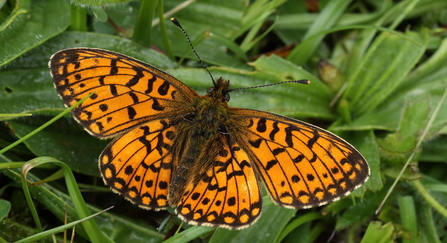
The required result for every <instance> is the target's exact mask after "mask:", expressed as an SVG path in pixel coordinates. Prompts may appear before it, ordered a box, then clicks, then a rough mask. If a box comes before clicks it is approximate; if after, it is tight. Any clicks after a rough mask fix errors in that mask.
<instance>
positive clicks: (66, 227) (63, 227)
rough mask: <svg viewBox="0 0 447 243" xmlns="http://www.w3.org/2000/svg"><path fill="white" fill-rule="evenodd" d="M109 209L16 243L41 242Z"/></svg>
mask: <svg viewBox="0 0 447 243" xmlns="http://www.w3.org/2000/svg"><path fill="white" fill-rule="evenodd" d="M111 208H112V207H110V208H107V209H104V210H103V211H101V212H98V213H95V214H92V215H90V216H88V217H86V218H83V219H79V220H76V221H73V222H71V223H67V224H64V225H61V226H59V227H56V228H52V229H49V230H46V231H44V232H40V233H38V234H35V235H32V236H30V237H27V238H25V239H22V240H19V241H16V243H27V242H35V241H37V240H41V239H43V238H45V237H48V236H51V235H54V234H57V233H59V232H62V231H64V230H67V229H70V228H73V227H74V226H76V225H78V224H80V223H83V222H85V221H87V220H89V219H92V218H94V217H96V216H98V215H100V214H102V213H104V212H106V211H108V210H110V209H111Z"/></svg>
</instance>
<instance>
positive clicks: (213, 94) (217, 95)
mask: <svg viewBox="0 0 447 243" xmlns="http://www.w3.org/2000/svg"><path fill="white" fill-rule="evenodd" d="M229 85H230V81H229V80H225V79H223V78H222V77H220V78H219V79H218V80H217V82H216V84H215V85H214V86H213V87H210V88H209V89H208V91H207V96H208V97H210V98H212V99H214V100H217V101H223V102H228V101H229V100H230V94H228V92H229V90H228V86H229Z"/></svg>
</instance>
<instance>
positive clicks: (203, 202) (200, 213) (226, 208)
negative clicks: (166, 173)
mask: <svg viewBox="0 0 447 243" xmlns="http://www.w3.org/2000/svg"><path fill="white" fill-rule="evenodd" d="M226 137H227V135H223V134H221V135H220V136H219V140H221V141H216V142H220V144H221V145H222V146H221V150H220V153H219V155H218V156H217V157H215V158H214V164H213V166H210V167H209V168H208V169H207V170H205V171H204V172H203V174H201V175H200V176H199V178H200V180H199V182H198V183H193V181H190V183H188V185H187V187H186V190H185V193H184V194H183V197H182V198H181V201H180V203H179V206H178V207H177V213H178V215H179V217H181V218H182V219H184V220H185V221H187V222H188V223H190V224H195V225H205V226H220V227H225V228H230V229H240V228H245V227H248V226H249V225H251V224H252V223H254V222H255V221H256V219H257V218H258V217H259V215H260V213H261V207H262V198H261V193H260V188H259V185H258V181H257V178H256V175H255V171H254V168H253V167H252V164H251V163H250V162H249V161H250V158H249V157H248V155H247V153H246V152H245V151H244V150H243V149H242V148H241V147H240V146H239V145H238V144H237V143H235V142H231V141H230V140H229V139H227V138H226Z"/></svg>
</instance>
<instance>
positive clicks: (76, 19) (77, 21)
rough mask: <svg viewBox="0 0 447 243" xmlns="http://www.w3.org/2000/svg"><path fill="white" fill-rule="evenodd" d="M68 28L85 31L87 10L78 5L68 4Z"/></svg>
mask: <svg viewBox="0 0 447 243" xmlns="http://www.w3.org/2000/svg"><path fill="white" fill-rule="evenodd" d="M70 22H71V23H70V29H71V30H74V31H87V10H86V9H85V8H83V7H81V6H79V5H76V4H70Z"/></svg>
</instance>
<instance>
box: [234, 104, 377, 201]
mask: <svg viewBox="0 0 447 243" xmlns="http://www.w3.org/2000/svg"><path fill="white" fill-rule="evenodd" d="M231 113H232V114H234V115H233V116H232V117H233V119H234V121H235V124H239V125H238V126H233V127H232V130H231V131H229V132H230V133H231V134H234V136H237V138H236V140H237V141H238V142H239V143H240V145H241V147H242V148H243V149H244V150H245V151H247V153H248V155H249V157H250V158H251V161H252V162H253V164H254V166H255V167H256V169H257V171H259V173H260V175H261V177H262V179H263V181H264V183H265V185H266V187H267V189H268V191H269V193H270V195H271V197H272V199H273V200H274V202H276V203H277V204H279V205H281V206H284V207H290V208H310V207H314V206H320V205H323V204H326V203H328V202H332V201H335V200H338V199H339V198H341V197H342V196H345V195H347V194H349V193H350V192H352V191H353V190H354V189H356V188H358V187H359V186H360V185H362V184H363V182H365V181H366V180H367V179H368V176H369V166H368V164H367V162H366V160H365V159H364V158H363V156H362V155H361V154H360V153H359V152H358V151H357V150H356V149H355V148H354V147H353V146H352V145H350V144H349V143H347V142H346V141H344V140H343V139H341V138H340V137H338V136H336V135H334V134H332V133H330V132H328V131H326V130H323V129H321V128H318V127H316V126H313V125H311V124H307V123H304V122H301V121H298V120H295V119H292V118H288V117H284V116H279V115H275V114H272V113H268V112H262V111H256V110H248V109H237V108H231Z"/></svg>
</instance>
